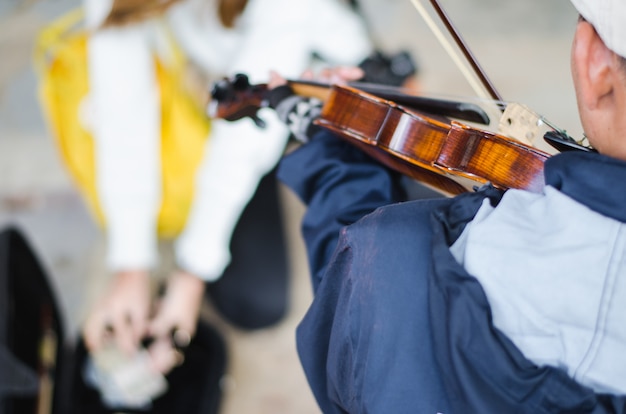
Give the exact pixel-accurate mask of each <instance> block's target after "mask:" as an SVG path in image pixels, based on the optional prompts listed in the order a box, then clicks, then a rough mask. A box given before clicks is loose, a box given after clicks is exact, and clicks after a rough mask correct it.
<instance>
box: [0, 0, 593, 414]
mask: <svg viewBox="0 0 626 414" xmlns="http://www.w3.org/2000/svg"><path fill="white" fill-rule="evenodd" d="M294 1H297V0H294ZM359 3H360V8H361V11H362V13H363V16H364V18H365V19H366V22H367V24H368V25H369V28H370V32H371V36H372V38H373V40H374V42H375V44H376V45H378V46H379V47H380V48H381V49H382V50H385V51H388V52H395V51H398V50H409V51H410V52H411V53H412V55H413V56H414V58H415V59H416V61H417V63H418V65H419V82H420V85H421V88H422V90H423V91H424V93H427V94H431V93H432V94H437V95H445V96H452V97H459V96H473V95H474V92H473V91H472V89H471V88H470V87H469V86H468V83H467V81H466V80H465V79H464V78H463V76H462V75H461V73H460V72H459V70H458V68H457V67H456V66H455V64H454V63H453V62H452V60H451V59H450V57H449V56H448V55H447V54H446V52H445V51H444V50H443V48H442V47H441V45H440V44H439V43H438V41H437V39H436V38H435V36H434V35H433V34H432V33H431V32H430V31H429V29H428V28H427V26H426V25H425V24H424V21H423V19H422V18H421V17H420V15H419V14H418V13H417V12H416V11H415V9H414V7H413V5H412V4H411V1H410V0H360V2H359ZM441 4H442V6H443V7H444V9H445V10H446V11H447V12H448V14H449V15H450V17H451V19H452V21H453V22H454V23H455V25H456V26H457V29H458V30H459V32H460V33H461V34H462V36H463V37H464V39H465V40H466V42H467V44H468V45H469V46H470V48H471V50H472V51H473V53H474V55H475V56H476V58H477V60H478V61H479V62H480V64H481V66H482V67H483V69H484V70H485V72H486V73H487V74H488V75H489V78H490V79H491V81H492V83H493V84H494V85H495V87H496V88H497V89H498V91H499V92H500V95H501V96H502V97H503V98H504V99H505V100H507V101H514V102H520V103H524V104H526V105H527V106H529V107H530V108H532V109H534V110H535V111H537V112H539V113H540V114H542V115H544V116H546V117H547V118H548V119H549V120H551V121H552V122H553V123H554V124H555V125H557V126H559V127H560V128H563V129H565V130H567V131H568V132H569V133H570V135H572V136H574V137H580V136H581V135H582V131H581V128H580V124H579V121H578V118H577V115H576V105H575V101H574V92H573V88H572V85H571V80H570V73H569V57H568V56H569V51H570V45H571V36H572V33H573V28H574V25H575V22H576V14H575V12H574V10H573V8H572V6H571V4H570V3H569V1H568V0H552V1H549V2H546V1H543V0H525V1H512V0H441ZM79 5H80V1H79V0H0V226H2V227H6V226H9V225H15V226H18V227H19V228H21V229H22V230H23V231H24V233H25V234H26V236H27V237H28V239H29V240H30V241H31V243H32V245H33V247H34V249H35V251H36V252H37V254H38V256H39V258H40V260H41V261H42V263H43V265H44V266H45V268H46V270H47V271H48V272H49V274H50V276H51V278H52V284H53V287H54V289H55V291H56V293H57V295H58V299H59V303H60V305H61V308H62V311H63V314H64V317H65V322H66V326H67V327H68V328H69V331H70V335H75V334H76V332H77V330H78V325H79V323H80V320H81V317H82V316H83V314H84V311H85V309H86V307H87V306H88V305H89V304H88V303H87V302H88V298H89V297H90V295H89V294H88V292H90V290H93V289H95V286H98V284H99V283H102V281H103V280H106V271H105V270H104V267H103V263H104V261H103V244H102V240H101V235H100V233H99V230H98V229H97V228H96V227H95V226H94V224H93V222H92V220H91V218H90V216H89V215H88V212H87V210H86V208H85V206H84V204H83V202H82V200H81V198H80V197H79V195H78V194H77V192H76V190H75V187H74V186H73V184H72V182H71V178H70V176H69V175H68V173H67V171H66V170H65V169H64V166H63V164H62V163H61V161H60V158H59V154H58V151H57V148H56V147H55V143H54V140H53V139H52V137H51V136H50V134H49V131H48V130H47V127H46V124H45V121H44V119H43V117H42V114H41V111H40V106H39V103H38V99H37V74H36V70H35V68H34V66H33V63H32V53H33V45H34V41H35V39H36V36H37V34H38V33H39V31H40V30H41V29H42V27H44V26H45V25H46V24H47V23H49V22H50V21H52V19H54V18H55V17H57V16H59V15H61V14H63V13H64V12H66V11H68V10H71V9H72V8H76V7H78V6H79ZM280 196H281V204H282V212H283V220H284V222H285V228H286V232H287V235H286V239H287V242H288V252H289V258H290V260H289V266H290V267H289V269H290V271H289V273H290V284H289V286H290V299H289V312H288V314H287V315H286V317H285V318H283V320H282V321H281V322H280V323H279V324H277V325H275V326H272V327H271V328H267V329H262V330H258V331H252V332H250V331H243V330H239V329H237V328H236V327H233V326H230V325H229V324H228V323H227V322H224V321H220V319H219V316H216V315H215V314H214V313H213V312H212V311H211V309H210V308H209V307H207V309H206V312H205V315H206V316H207V318H211V319H212V320H213V322H214V323H215V325H216V326H217V327H218V328H219V329H220V331H221V332H222V333H223V334H224V337H225V339H226V342H227V346H228V351H229V364H228V373H227V375H226V377H225V378H224V380H223V382H222V385H223V388H224V391H225V400H224V403H223V404H222V412H223V413H262V414H264V413H268V414H269V413H273V414H281V413H316V412H319V410H318V409H317V407H316V405H315V402H314V400H313V398H312V396H311V395H310V392H309V390H308V388H307V385H306V381H305V379H304V376H303V374H302V372H301V370H300V366H299V362H298V359H297V356H296V353H295V344H294V330H295V327H296V326H297V323H298V321H299V320H300V318H301V317H302V315H303V313H304V312H305V310H306V308H307V306H308V303H309V302H310V300H311V294H310V288H309V284H308V283H309V282H308V274H307V265H306V262H305V260H306V259H305V257H304V253H303V245H302V242H301V240H300V236H299V218H300V216H301V214H302V212H303V211H304V210H303V209H304V207H303V206H302V205H301V204H300V203H299V201H298V200H297V199H296V198H295V197H294V196H293V195H292V194H291V193H289V192H288V191H286V190H285V189H282V188H281V189H280Z"/></svg>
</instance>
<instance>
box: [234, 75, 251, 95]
mask: <svg viewBox="0 0 626 414" xmlns="http://www.w3.org/2000/svg"><path fill="white" fill-rule="evenodd" d="M232 85H233V89H234V90H236V91H242V90H246V89H248V88H249V87H250V80H249V79H248V75H245V74H243V73H237V74H235V76H234V79H233V82H232Z"/></svg>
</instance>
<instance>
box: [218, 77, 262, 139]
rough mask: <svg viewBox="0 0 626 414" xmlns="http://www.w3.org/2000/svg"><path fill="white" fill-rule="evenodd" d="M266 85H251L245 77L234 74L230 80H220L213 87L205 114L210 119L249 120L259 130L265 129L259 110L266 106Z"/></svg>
mask: <svg viewBox="0 0 626 414" xmlns="http://www.w3.org/2000/svg"><path fill="white" fill-rule="evenodd" d="M267 92H268V88H267V85H266V84H259V85H252V84H250V81H249V79H248V76H247V75H244V74H242V73H238V74H236V75H235V76H234V77H233V78H232V79H226V78H225V79H222V80H220V81H218V82H216V83H215V84H214V85H213V89H212V90H211V100H210V101H209V104H208V107H207V114H208V115H209V116H210V117H211V118H221V119H225V120H227V121H236V120H239V119H242V118H250V119H252V121H253V122H254V123H255V124H256V126H258V127H260V128H264V127H265V125H266V124H265V121H263V120H262V119H261V118H260V117H259V115H258V112H259V109H261V108H262V107H264V106H266V95H267Z"/></svg>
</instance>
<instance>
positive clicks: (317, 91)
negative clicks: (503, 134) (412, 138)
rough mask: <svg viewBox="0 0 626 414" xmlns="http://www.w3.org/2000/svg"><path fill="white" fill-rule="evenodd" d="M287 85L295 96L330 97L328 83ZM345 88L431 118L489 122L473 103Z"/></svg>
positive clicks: (368, 85) (369, 86)
mask: <svg viewBox="0 0 626 414" xmlns="http://www.w3.org/2000/svg"><path fill="white" fill-rule="evenodd" d="M288 83H289V86H291V88H292V89H293V91H294V92H295V93H296V94H297V95H301V96H307V97H314V98H317V99H319V100H321V101H323V102H325V101H326V100H327V99H328V96H329V94H330V88H331V85H328V84H324V83H320V82H315V81H305V80H297V81H296V80H292V81H289V82H288ZM348 86H350V87H353V88H356V89H359V90H362V91H363V92H367V93H370V94H372V95H375V96H377V97H379V98H381V99H385V100H388V101H392V102H395V103H396V104H398V105H401V106H403V107H405V108H408V109H413V110H416V111H422V112H426V113H428V114H431V115H438V116H445V117H449V118H455V119H459V120H462V121H467V122H474V123H477V124H481V125H489V122H490V119H489V116H488V115H487V113H486V112H485V110H484V109H482V108H481V107H480V106H478V105H476V104H473V103H468V102H457V101H451V100H444V99H434V98H426V97H423V96H415V95H409V94H406V93H403V92H402V89H400V88H394V87H389V86H385V85H377V84H371V83H362V82H349V83H348Z"/></svg>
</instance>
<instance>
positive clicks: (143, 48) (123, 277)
mask: <svg viewBox="0 0 626 414" xmlns="http://www.w3.org/2000/svg"><path fill="white" fill-rule="evenodd" d="M343 6H344V5H342V4H341V2H339V0H310V1H298V2H294V1H292V0H249V1H246V0H216V1H212V0H211V1H206V0H184V1H183V0H180V1H175V0H167V1H152V0H107V1H104V0H85V12H86V24H87V27H88V28H89V29H90V30H92V31H93V32H92V34H91V36H90V37H89V40H88V56H89V82H90V95H89V97H88V99H86V100H85V102H86V105H84V109H85V119H86V120H88V121H89V123H90V129H91V132H92V135H93V137H94V143H95V149H96V150H95V153H96V154H95V156H96V167H97V170H96V176H97V194H98V198H99V202H100V206H101V208H102V210H103V213H104V216H105V218H106V220H105V221H106V232H107V266H108V268H109V270H110V272H111V273H112V277H111V281H110V284H109V287H108V288H107V289H105V290H104V291H103V292H101V294H100V297H99V298H98V299H97V301H96V303H95V305H94V307H93V309H91V312H90V314H89V315H88V318H87V320H86V322H85V327H84V333H85V339H86V343H87V345H88V347H89V349H90V350H91V351H95V350H97V349H99V348H100V347H101V346H102V344H103V343H104V342H105V341H106V340H107V338H108V337H109V336H110V333H109V332H108V331H109V329H110V328H112V329H113V332H114V339H115V341H116V342H117V344H118V345H119V346H120V347H121V348H122V349H124V350H125V351H127V352H129V353H130V352H132V351H133V350H135V349H136V348H137V346H138V344H139V342H140V340H141V339H143V338H145V337H146V336H148V335H150V336H154V337H156V338H157V339H158V340H157V341H155V342H154V343H153V345H152V347H151V348H150V350H151V352H152V355H153V356H154V360H155V366H156V367H157V368H158V369H159V370H160V371H162V372H168V371H169V369H170V368H171V367H172V365H173V364H174V363H175V354H174V353H173V352H170V351H172V347H171V343H170V340H169V333H170V332H171V331H172V330H173V329H174V328H176V329H178V330H180V331H181V332H182V336H185V337H187V338H188V337H189V336H190V335H193V333H194V332H193V331H194V329H195V323H196V319H197V316H198V313H199V309H200V304H201V301H202V298H203V292H204V288H205V283H206V282H212V281H215V280H217V279H219V278H220V277H221V275H222V273H223V271H224V269H225V268H226V266H227V265H228V264H229V262H230V251H229V242H230V237H231V234H232V231H233V228H234V226H235V224H236V222H237V220H238V218H239V215H240V213H241V211H242V210H243V208H244V207H245V205H246V204H247V202H248V200H249V199H250V197H251V196H252V195H253V194H254V191H255V189H256V186H257V184H258V182H259V180H260V179H261V177H262V176H263V175H264V174H265V173H267V172H268V171H270V170H271V169H272V168H273V167H274V165H275V163H276V162H277V160H278V158H279V157H280V156H281V155H282V152H283V150H284V145H285V143H286V140H287V137H288V134H287V131H286V130H285V129H284V126H283V125H281V124H280V123H279V122H278V120H276V119H272V115H273V114H272V113H271V112H270V113H268V114H264V115H263V118H264V120H265V121H266V122H267V123H268V126H267V129H266V130H265V131H261V130H259V129H257V128H256V127H255V126H254V125H253V124H252V123H251V122H249V121H243V122H239V123H236V124H229V123H226V122H224V121H220V120H215V121H213V122H212V123H211V131H210V136H209V137H208V139H207V141H206V144H205V147H206V148H204V153H203V159H202V163H201V165H200V166H199V167H198V169H197V172H196V174H195V177H193V176H192V177H190V179H191V180H194V183H195V184H194V189H195V192H194V197H193V205H192V206H191V210H190V212H189V215H188V217H186V222H185V226H184V229H183V230H182V231H181V232H180V233H179V234H175V235H174V238H175V244H174V255H175V262H176V263H175V265H176V266H175V267H176V269H177V270H176V271H174V272H173V273H172V274H171V276H169V277H168V281H167V288H166V295H165V297H164V299H163V300H162V301H161V306H160V308H159V311H158V312H157V313H156V315H154V317H153V318H152V319H150V316H151V315H150V310H151V305H152V304H151V303H150V298H149V292H150V289H149V287H150V283H149V282H150V275H151V274H152V273H153V271H154V270H155V268H156V267H157V266H158V264H159V262H160V258H159V255H158V250H157V242H158V238H159V236H160V234H158V232H157V227H158V225H159V224H160V223H158V222H157V215H158V212H159V207H160V205H161V200H162V195H163V194H162V190H163V188H164V186H163V181H162V180H163V175H165V174H166V172H164V171H162V170H161V154H160V147H159V145H160V144H159V143H160V140H159V139H160V134H161V130H160V125H161V124H160V122H161V119H160V116H161V104H162V102H160V99H161V95H160V91H159V90H158V88H157V87H156V86H155V85H157V80H156V77H157V73H156V69H155V67H154V56H155V55H158V56H159V57H161V58H162V57H163V55H165V56H166V57H168V56H169V55H168V53H167V52H169V49H168V48H167V47H166V46H168V45H169V44H170V43H169V41H170V40H173V41H174V42H175V43H176V44H177V45H178V46H179V48H180V49H182V52H183V53H184V54H185V56H186V57H187V60H188V61H189V62H192V63H193V64H194V65H195V67H196V68H199V69H200V70H201V72H202V74H203V75H204V76H207V77H210V78H219V77H221V76H224V75H226V74H230V73H232V72H240V71H241V72H246V73H247V74H248V75H249V76H250V77H251V78H252V79H253V80H258V78H260V77H265V76H266V73H267V71H268V70H269V68H270V67H271V68H277V67H279V68H280V70H281V71H285V72H286V73H287V74H291V75H292V76H296V75H298V74H299V73H300V72H301V71H303V70H304V69H305V68H307V67H308V66H309V64H310V62H311V59H312V55H313V53H317V54H318V55H320V56H322V57H323V58H325V59H328V61H329V62H333V63H335V64H337V63H343V64H348V63H349V64H357V63H358V62H359V61H361V60H362V59H363V58H364V57H365V56H367V55H368V54H369V53H370V51H371V45H370V43H369V41H368V40H367V34H366V30H365V28H364V26H363V24H362V22H361V21H360V19H359V18H358V16H357V15H356V14H354V13H352V12H351V11H350V10H349V9H348V8H347V7H343ZM164 26H165V27H167V30H163V27H164ZM168 36H170V37H168ZM200 90H202V91H203V92H204V89H203V88H201V89H200ZM183 138H184V137H183ZM183 162H184V161H183ZM261 312H263V310H260V312H259V313H261ZM255 316H258V315H255ZM259 319H261V320H262V318H259ZM185 334H186V335H185Z"/></svg>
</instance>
